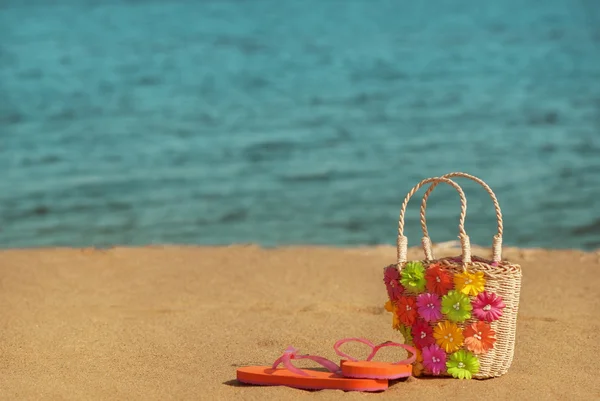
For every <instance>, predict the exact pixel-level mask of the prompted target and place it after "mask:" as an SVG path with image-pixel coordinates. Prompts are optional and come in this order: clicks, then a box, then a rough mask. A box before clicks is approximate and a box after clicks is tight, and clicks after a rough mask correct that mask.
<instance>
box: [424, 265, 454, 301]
mask: <svg viewBox="0 0 600 401" xmlns="http://www.w3.org/2000/svg"><path fill="white" fill-rule="evenodd" d="M425 280H427V291H429V292H431V293H434V294H438V295H439V296H443V295H446V294H447V293H448V291H450V290H451V289H452V288H453V287H454V283H453V282H452V275H451V274H450V273H449V272H448V271H447V270H445V269H443V268H442V266H441V265H440V264H438V263H436V264H434V265H431V266H429V268H428V269H427V272H426V273H425Z"/></svg>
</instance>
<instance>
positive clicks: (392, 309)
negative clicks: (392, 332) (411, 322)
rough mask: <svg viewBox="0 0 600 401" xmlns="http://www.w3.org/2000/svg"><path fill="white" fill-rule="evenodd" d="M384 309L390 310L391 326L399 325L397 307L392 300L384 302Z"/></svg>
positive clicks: (396, 327)
mask: <svg viewBox="0 0 600 401" xmlns="http://www.w3.org/2000/svg"><path fill="white" fill-rule="evenodd" d="M385 310H386V311H388V312H392V328H393V329H396V330H397V329H398V326H399V325H400V319H399V318H398V307H397V306H396V304H395V303H394V302H392V301H387V302H386V303H385Z"/></svg>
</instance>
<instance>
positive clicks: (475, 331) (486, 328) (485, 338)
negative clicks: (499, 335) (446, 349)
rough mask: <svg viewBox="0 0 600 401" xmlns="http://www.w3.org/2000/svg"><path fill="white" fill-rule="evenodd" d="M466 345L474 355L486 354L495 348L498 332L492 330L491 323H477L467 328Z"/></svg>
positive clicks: (464, 332)
mask: <svg viewBox="0 0 600 401" xmlns="http://www.w3.org/2000/svg"><path fill="white" fill-rule="evenodd" d="M463 335H464V336H465V345H466V347H467V349H468V350H469V351H471V352H473V353H474V354H485V353H486V352H487V351H489V350H491V349H492V348H494V343H495V342H496V337H495V335H496V332H495V331H494V330H492V328H491V326H490V324H489V323H486V322H481V321H479V322H476V323H473V324H472V325H470V326H468V327H466V328H465V330H464V331H463Z"/></svg>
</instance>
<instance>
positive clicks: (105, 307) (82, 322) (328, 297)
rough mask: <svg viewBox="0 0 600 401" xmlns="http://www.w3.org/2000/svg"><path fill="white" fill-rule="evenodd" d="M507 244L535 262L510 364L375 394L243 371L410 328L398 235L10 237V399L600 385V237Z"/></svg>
mask: <svg viewBox="0 0 600 401" xmlns="http://www.w3.org/2000/svg"><path fill="white" fill-rule="evenodd" d="M456 253H457V251H456V250H454V249H446V250H438V254H440V255H442V254H445V255H453V254H456ZM474 254H477V255H481V256H489V252H488V250H487V249H482V248H477V249H474ZM410 257H411V258H414V259H417V258H420V257H421V252H420V250H418V249H411V251H410ZM504 257H505V258H506V259H509V260H511V261H514V262H517V263H520V264H521V265H522V267H523V272H524V275H523V290H522V294H521V306H520V311H519V323H518V330H517V344H516V354H515V359H514V363H513V366H512V368H511V370H510V371H509V373H508V374H507V375H505V376H503V377H501V378H498V379H491V380H485V381H470V382H467V381H459V380H452V379H415V378H411V379H409V380H407V381H405V382H400V383H397V384H394V385H393V386H391V387H390V389H389V390H388V391H386V392H384V393H379V394H372V395H366V394H361V393H343V392H341V391H320V392H307V391H302V390H296V389H290V388H284V387H277V388H275V387H270V388H264V387H251V386H243V385H239V384H238V383H237V382H236V381H235V370H236V367H238V366H245V365H254V364H258V365H265V364H266V365H268V364H270V363H271V362H272V361H273V360H275V359H276V358H277V357H278V356H279V355H280V354H281V352H282V351H283V350H284V349H285V348H286V347H287V346H288V345H294V346H295V347H297V348H299V349H300V350H301V352H305V353H311V354H317V355H322V356H325V357H328V358H330V359H333V360H336V358H335V353H334V352H333V349H332V345H333V343H334V342H335V341H336V340H337V339H340V338H344V337H366V338H369V339H371V340H372V341H374V342H382V341H385V340H400V339H401V337H400V334H399V333H397V332H395V331H394V330H392V328H391V316H390V315H389V314H388V313H387V312H385V311H384V308H383V305H384V302H385V300H386V293H385V287H384V285H383V282H382V268H383V267H384V266H385V265H387V264H389V263H392V262H393V261H394V258H395V250H394V248H392V247H388V246H382V247H370V248H367V247H365V248H355V249H341V248H338V249H336V248H317V247H286V248H275V249H262V248H260V247H257V246H253V245H248V246H243V245H236V246H230V247H214V248H208V247H180V246H167V247H162V246H158V247H144V248H121V247H118V248H112V249H107V250H101V249H28V250H5V251H1V252H0V279H1V281H0V282H1V293H0V310H1V311H2V312H1V314H0V322H1V324H2V326H1V329H0V399H2V400H170V399H172V400H198V399H200V400H265V399H273V400H286V399H296V398H299V399H319V400H325V399H348V400H353V399H365V398H369V399H411V400H442V399H446V400H449V399H456V400H458V399H470V400H475V399H495V400H530V399H544V400H548V399H552V400H591V399H599V398H600V380H599V379H598V378H597V377H596V372H595V368H596V362H597V359H598V355H599V354H600V346H599V342H598V332H599V331H600V312H599V310H600V297H599V294H598V290H599V288H600V278H599V277H600V275H599V272H600V270H599V269H600V251H596V252H587V253H586V252H582V251H554V250H541V249H531V250H521V249H515V248H508V249H505V252H504ZM353 351H354V352H355V353H357V354H359V355H360V354H361V352H362V353H363V354H364V350H360V349H359V348H358V347H356V348H355V349H353ZM383 356H384V357H385V356H389V357H394V355H393V354H389V355H383ZM396 357H398V355H396ZM301 366H308V365H307V364H301ZM594 377H596V379H594Z"/></svg>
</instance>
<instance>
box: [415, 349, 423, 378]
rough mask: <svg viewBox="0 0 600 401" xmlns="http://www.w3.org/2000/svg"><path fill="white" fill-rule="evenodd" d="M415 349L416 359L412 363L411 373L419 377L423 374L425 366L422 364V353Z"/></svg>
mask: <svg viewBox="0 0 600 401" xmlns="http://www.w3.org/2000/svg"><path fill="white" fill-rule="evenodd" d="M416 351H417V360H416V361H415V363H414V364H413V369H412V374H413V376H414V377H419V376H421V375H422V374H423V370H425V366H424V365H423V354H422V353H421V351H419V350H418V349H417V350H416Z"/></svg>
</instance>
